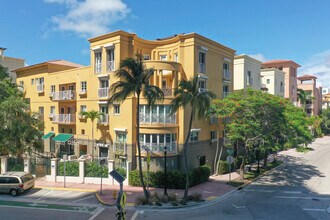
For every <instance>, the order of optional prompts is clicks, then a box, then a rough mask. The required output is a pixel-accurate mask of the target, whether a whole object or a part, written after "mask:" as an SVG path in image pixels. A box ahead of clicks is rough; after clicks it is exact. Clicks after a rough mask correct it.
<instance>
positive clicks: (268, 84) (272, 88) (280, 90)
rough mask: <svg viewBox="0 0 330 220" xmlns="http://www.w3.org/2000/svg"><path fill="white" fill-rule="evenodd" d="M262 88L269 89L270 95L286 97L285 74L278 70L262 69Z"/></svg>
mask: <svg viewBox="0 0 330 220" xmlns="http://www.w3.org/2000/svg"><path fill="white" fill-rule="evenodd" d="M261 77H262V78H261V82H262V87H263V88H267V91H268V93H270V94H273V95H277V96H281V97H284V91H285V89H284V88H285V83H284V82H285V72H283V71H282V70H279V69H276V68H268V69H261Z"/></svg>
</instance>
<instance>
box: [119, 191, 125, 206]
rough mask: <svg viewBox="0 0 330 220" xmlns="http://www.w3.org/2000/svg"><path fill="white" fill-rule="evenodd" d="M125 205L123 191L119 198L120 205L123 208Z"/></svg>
mask: <svg viewBox="0 0 330 220" xmlns="http://www.w3.org/2000/svg"><path fill="white" fill-rule="evenodd" d="M125 205H126V193H125V192H123V195H122V197H121V200H120V206H121V207H122V208H123V209H124V208H125Z"/></svg>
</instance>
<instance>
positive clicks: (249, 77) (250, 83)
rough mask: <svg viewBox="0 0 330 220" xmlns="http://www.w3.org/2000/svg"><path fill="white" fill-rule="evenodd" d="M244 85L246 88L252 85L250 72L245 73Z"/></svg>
mask: <svg viewBox="0 0 330 220" xmlns="http://www.w3.org/2000/svg"><path fill="white" fill-rule="evenodd" d="M246 85H248V86H250V85H252V74H251V71H248V72H247V76H246Z"/></svg>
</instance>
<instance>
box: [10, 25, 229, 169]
mask: <svg viewBox="0 0 330 220" xmlns="http://www.w3.org/2000/svg"><path fill="white" fill-rule="evenodd" d="M89 42H90V48H91V65H90V66H86V67H80V66H79V65H76V64H72V63H68V62H65V61H50V62H45V63H41V64H36V65H33V66H29V67H24V68H21V69H18V70H16V72H17V75H18V79H17V81H18V82H19V83H20V84H22V85H23V86H24V90H25V91H26V97H27V98H29V99H30V105H31V109H32V110H33V111H36V112H39V113H41V115H43V119H44V121H45V130H44V131H45V136H44V139H45V150H46V151H51V152H56V150H57V149H59V150H60V151H61V153H62V154H64V153H65V154H76V155H78V156H79V155H80V154H86V153H87V154H91V153H92V152H93V149H92V140H91V134H92V126H91V121H90V119H88V120H85V119H84V118H81V117H79V112H81V111H90V110H98V111H100V112H103V113H104V116H102V117H101V118H100V119H99V120H98V122H97V126H95V132H94V133H95V139H96V142H97V144H96V148H95V149H94V151H95V152H96V153H95V155H97V156H98V157H100V158H102V157H107V158H110V159H115V163H116V164H117V165H116V166H118V165H119V166H126V162H127V161H131V162H132V168H133V169H135V168H136V167H137V165H136V158H137V149H136V140H135V139H136V138H135V127H136V124H135V117H136V116H135V111H136V108H137V106H136V99H135V97H130V98H128V99H127V100H125V102H123V103H121V104H120V103H116V104H113V105H108V100H109V97H110V96H111V94H110V92H109V87H110V86H111V85H112V84H113V83H114V82H116V81H117V80H118V79H116V77H115V71H116V70H117V69H118V67H119V64H120V61H121V60H123V59H125V58H127V57H134V56H135V54H136V53H141V54H143V55H144V58H145V64H146V67H148V68H151V67H152V68H154V70H155V71H154V76H153V77H152V80H151V83H152V84H154V85H157V86H159V87H160V88H161V89H162V90H163V92H164V94H165V100H164V102H162V103H156V105H155V106H154V107H153V108H150V107H148V106H147V105H146V101H145V100H141V107H140V115H139V117H140V127H141V128H140V133H141V135H140V143H141V145H142V146H143V148H145V147H148V148H149V149H150V150H151V169H153V170H157V169H159V168H162V167H163V155H164V146H167V148H168V154H167V155H168V167H169V169H183V168H184V166H183V160H182V158H183V157H182V156H183V144H184V141H185V138H186V135H187V132H188V130H187V129H188V122H189V114H190V109H189V108H185V109H180V110H179V111H178V112H177V113H176V114H174V115H170V114H169V104H170V102H171V100H172V99H173V89H175V88H177V86H178V82H179V81H180V80H182V79H191V78H192V77H194V76H199V79H200V81H199V86H200V90H201V91H202V90H211V91H213V92H214V93H215V94H216V95H217V97H218V98H221V97H224V96H226V95H227V94H228V93H230V92H232V90H233V80H232V71H233V60H234V54H235V51H234V50H232V49H230V48H228V47H225V46H223V45H221V44H219V43H217V42H215V41H212V40H210V39H208V38H205V37H203V36H201V35H198V34H196V33H190V34H179V35H175V36H173V37H169V38H164V39H159V40H156V41H150V40H144V39H141V38H139V37H138V36H137V35H136V34H132V33H127V32H124V31H116V32H112V33H109V34H105V35H101V36H98V37H95V38H92V39H89ZM191 131H192V133H191V136H190V144H189V146H188V157H189V161H188V163H189V164H188V166H189V169H191V168H194V167H198V166H200V165H203V164H209V165H212V164H213V162H214V155H215V150H216V140H217V139H218V138H221V137H220V136H218V137H217V134H222V132H223V130H222V127H221V124H220V123H219V121H218V120H217V119H212V120H209V121H208V120H205V119H201V120H197V119H196V120H194V122H193V124H192V129H191ZM53 141H55V146H54V144H52V143H53ZM142 156H143V157H146V151H145V150H143V152H142ZM145 161H146V160H144V162H143V166H144V167H146V162H145ZM211 167H212V166H211Z"/></svg>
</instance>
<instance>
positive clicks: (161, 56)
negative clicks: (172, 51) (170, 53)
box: [159, 55, 167, 60]
mask: <svg viewBox="0 0 330 220" xmlns="http://www.w3.org/2000/svg"><path fill="white" fill-rule="evenodd" d="M159 60H167V55H160V56H159Z"/></svg>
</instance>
